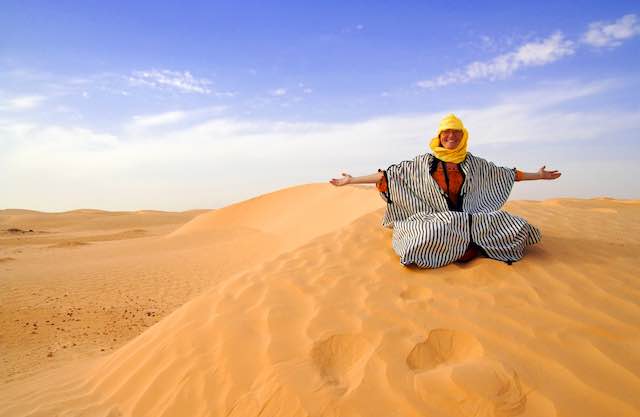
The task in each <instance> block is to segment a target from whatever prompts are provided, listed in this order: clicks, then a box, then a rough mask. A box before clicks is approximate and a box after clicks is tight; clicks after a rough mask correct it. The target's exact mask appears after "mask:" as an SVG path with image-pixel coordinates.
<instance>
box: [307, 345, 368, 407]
mask: <svg viewBox="0 0 640 417" xmlns="http://www.w3.org/2000/svg"><path fill="white" fill-rule="evenodd" d="M372 353H373V346H372V345H371V343H370V342H369V341H368V340H367V339H365V338H364V337H362V336H358V335H351V334H337V335H333V336H330V337H328V338H327V339H324V340H322V341H319V342H316V343H315V344H314V346H313V348H312V350H311V359H312V361H313V363H314V365H315V366H316V368H317V369H318V371H319V372H320V375H321V376H322V378H323V379H324V380H325V381H326V382H327V383H329V384H331V385H334V386H336V388H339V389H340V390H342V391H343V392H342V394H346V393H347V392H349V391H350V390H351V389H353V388H355V387H356V386H358V384H359V383H360V381H362V378H363V376H364V367H365V365H366V364H367V362H368V360H369V358H370V357H371V354H372Z"/></svg>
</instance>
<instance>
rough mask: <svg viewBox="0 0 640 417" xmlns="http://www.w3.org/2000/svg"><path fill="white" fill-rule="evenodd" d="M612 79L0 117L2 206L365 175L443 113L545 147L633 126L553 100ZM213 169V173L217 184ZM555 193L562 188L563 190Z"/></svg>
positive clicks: (631, 114)
mask: <svg viewBox="0 0 640 417" xmlns="http://www.w3.org/2000/svg"><path fill="white" fill-rule="evenodd" d="M617 86H619V85H616V83H615V82H599V83H592V84H585V83H578V82H573V83H560V82H557V83H555V84H552V85H545V86H536V88H533V89H532V90H531V91H529V92H527V93H522V94H510V95H509V96H508V97H505V98H504V99H501V100H499V101H498V102H496V103H494V104H493V105H485V106H482V107H477V108H454V109H443V111H442V112H437V113H419V114H405V115H390V116H385V117H376V118H371V119H367V120H361V121H356V122H350V123H321V122H283V121H269V120H246V119H237V118H229V117H222V116H220V115H219V114H218V115H213V116H212V115H211V114H208V115H205V114H204V113H203V117H205V118H204V119H191V118H190V115H191V112H189V111H185V110H182V111H174V112H167V113H161V114H158V115H145V116H139V117H138V119H136V120H135V121H137V122H138V123H142V124H143V125H145V124H146V126H162V129H156V130H153V129H149V130H146V129H140V130H137V131H129V130H127V129H123V130H122V132H123V133H122V134H121V135H119V136H117V137H116V136H114V135H112V134H109V133H103V132H97V131H94V130H90V129H85V128H78V127H73V126H70V127H63V126H41V125H33V124H24V123H22V124H21V123H18V122H11V121H2V120H0V139H1V141H0V147H1V148H2V152H0V166H2V167H3V170H4V171H3V172H4V175H3V176H0V189H3V190H6V193H5V196H7V197H6V198H5V200H3V204H5V205H6V206H13V207H29V208H36V209H38V208H39V209H51V208H52V207H51V206H46V205H47V204H49V205H52V204H59V206H58V207H56V208H59V209H69V208H77V207H98V208H111V209H114V208H118V209H138V208H145V207H146V208H160V209H186V208H193V207H203V206H204V207H216V206H224V205H227V204H230V203H232V202H234V201H238V200H241V199H244V198H249V197H251V196H255V195H258V194H262V193H265V192H268V191H271V190H274V189H277V188H282V187H285V186H289V185H293V184H299V183H308V182H314V181H326V180H328V179H329V178H330V176H332V175H336V174H337V173H339V172H343V171H342V170H345V169H347V170H348V171H347V172H350V173H352V174H354V175H365V174H369V173H371V172H374V171H375V170H376V169H377V168H384V167H385V166H388V164H390V163H394V162H398V161H401V160H405V159H409V158H412V157H413V156H415V155H416V154H419V153H424V152H427V151H428V142H429V139H430V138H431V137H432V136H433V135H434V134H435V129H436V127H437V125H438V122H439V120H440V118H441V117H442V116H443V115H444V114H445V113H448V112H450V111H453V112H454V113H456V114H457V115H458V116H460V117H461V118H462V120H463V121H464V123H465V125H466V126H467V128H468V129H469V131H470V142H469V146H470V150H471V151H472V152H476V149H478V146H479V145H483V144H495V143H509V142H519V143H521V144H522V145H523V146H529V147H531V146H532V145H531V144H536V145H535V146H537V145H538V144H541V143H542V142H544V141H547V142H548V145H547V146H548V147H550V146H551V143H553V142H556V143H557V142H559V141H571V140H573V141H580V140H589V139H591V140H595V139H601V138H604V137H615V135H617V134H621V133H624V132H629V131H638V130H639V129H640V111H638V110H637V109H636V110H634V109H628V110H624V109H622V110H617V109H610V108H602V109H601V108H598V107H596V108H595V109H593V110H575V108H576V106H573V105H572V106H564V107H566V108H569V110H563V108H562V107H563V106H561V105H562V104H569V103H570V102H571V101H572V100H579V99H584V98H586V97H594V96H597V95H599V94H601V93H603V92H606V91H608V90H610V89H611V88H613V87H617ZM571 108H573V109H571ZM180 112H182V113H184V115H185V116H184V118H182V119H181V117H182V116H180V114H181V113H180ZM171 120H173V121H176V120H180V123H177V122H176V123H171V122H170V121H171ZM611 120H615V121H616V123H615V125H612V124H611ZM135 121H134V123H135ZM165 122H166V123H165ZM576 144H579V142H576ZM541 146H542V145H541ZM576 148H577V146H576ZM523 149H524V148H523ZM481 156H484V157H487V158H489V159H493V158H496V157H498V156H500V155H499V154H493V155H491V154H488V155H484V154H481ZM569 157H573V158H574V159H572V160H571V161H573V162H575V163H577V161H579V160H580V155H578V154H577V153H576V155H573V156H569ZM528 158H529V157H528V156H527V153H526V152H523V153H522V155H521V158H520V157H518V158H517V161H516V160H514V161H513V164H518V165H524V167H527V168H531V169H533V168H536V169H537V167H538V166H536V164H538V163H539V162H540V163H545V162H547V161H537V160H535V161H530V160H529V159H528ZM571 161H569V160H568V161H567V163H569V162H571ZM507 162H509V161H507ZM573 162H572V163H573ZM509 163H511V162H509ZM558 168H560V169H561V168H562V167H558ZM581 169H587V167H586V166H582V168H581ZM574 176H575V177H576V178H578V177H579V176H580V172H578V171H576V172H574ZM566 177H567V178H569V177H571V175H567V176H566ZM220 178H225V182H224V184H222V183H221V182H220V181H219V179H220ZM97 184H100V186H97ZM71 185H72V186H71ZM567 194H568V195H571V194H572V192H571V190H570V189H567ZM602 194H606V192H602ZM55 202H58V203H55Z"/></svg>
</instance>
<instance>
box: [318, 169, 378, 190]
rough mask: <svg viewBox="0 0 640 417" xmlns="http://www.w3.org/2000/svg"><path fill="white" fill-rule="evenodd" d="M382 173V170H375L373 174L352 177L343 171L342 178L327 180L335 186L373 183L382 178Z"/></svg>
mask: <svg viewBox="0 0 640 417" xmlns="http://www.w3.org/2000/svg"><path fill="white" fill-rule="evenodd" d="M383 175H384V174H383V173H382V172H376V173H375V174H371V175H365V176H362V177H352V176H351V175H349V174H347V173H345V172H343V173H342V178H333V179H331V180H330V181H329V182H330V183H331V184H333V185H335V186H336V187H340V186H342V185H347V184H375V183H377V182H378V181H380V179H382V176H383Z"/></svg>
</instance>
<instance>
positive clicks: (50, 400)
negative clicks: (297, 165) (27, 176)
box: [0, 185, 640, 417]
mask: <svg viewBox="0 0 640 417" xmlns="http://www.w3.org/2000/svg"><path fill="white" fill-rule="evenodd" d="M304 197H307V198H306V199H305V201H307V202H308V203H300V206H298V207H300V210H299V211H297V212H295V211H291V210H295V208H296V205H295V203H296V202H298V201H300V199H301V198H304ZM337 197H340V198H337ZM373 197H375V199H379V197H378V196H377V195H375V192H373V191H372V190H364V189H358V188H353V187H350V188H347V189H332V188H331V186H329V185H309V186H304V187H299V188H294V189H287V190H282V191H281V192H276V193H272V194H270V195H266V196H261V198H257V199H254V200H253V201H252V200H249V201H247V202H243V203H240V204H239V205H235V206H229V207H227V208H225V209H220V210H219V211H216V212H213V213H205V214H201V215H200V216H198V217H196V218H194V219H193V220H192V221H191V222H189V223H186V224H185V225H184V226H182V227H180V228H178V229H177V230H176V231H174V232H173V233H169V234H167V235H164V236H157V237H149V238H143V239H136V240H130V241H126V242H122V243H120V244H119V245H121V246H119V248H120V250H122V251H125V252H127V251H131V250H132V249H133V248H136V247H138V248H140V247H144V248H145V250H146V253H143V255H144V256H146V257H148V258H149V259H150V260H151V261H154V262H157V261H158V260H159V259H162V258H163V257H164V256H166V253H168V252H167V251H177V250H178V249H177V248H180V249H179V250H180V253H181V254H182V256H183V258H182V259H183V261H182V262H183V263H182V264H181V267H178V266H175V267H174V269H175V270H176V271H178V270H182V271H183V276H185V278H184V279H191V275H197V274H198V273H200V274H206V275H208V276H209V279H208V280H207V286H204V285H203V286H202V288H201V291H200V293H199V294H197V295H195V296H194V297H192V298H191V299H189V300H188V301H187V300H185V301H186V302H185V303H184V304H182V305H181V306H180V307H178V308H176V309H175V310H173V311H171V312H169V313H168V314H167V315H166V316H165V317H164V318H163V319H162V320H160V321H158V322H156V323H155V324H154V325H152V326H151V327H150V328H148V329H146V331H144V332H142V333H141V334H139V335H138V336H136V337H133V338H132V339H131V340H130V341H128V342H127V343H124V344H123V345H122V346H121V347H119V348H118V349H117V350H115V351H113V352H112V353H109V354H108V355H104V356H101V357H97V358H93V359H85V360H82V361H76V362H70V363H68V364H66V365H65V366H64V367H60V368H57V369H51V370H48V371H46V372H42V373H39V374H36V375H34V376H32V377H29V378H24V379H21V380H17V381H13V382H9V383H7V384H4V386H3V387H2V389H1V390H0V416H39V415H42V416H44V415H86V416H89V415H91V416H96V415H103V416H112V417H113V416H120V415H122V416H140V415H154V416H177V415H193V416H200V415H201V416H218V415H225V416H258V415H260V416H307V415H323V416H356V415H359V416H374V415H403V416H423V415H433V416H516V415H521V416H573V415H580V416H609V415H619V416H634V415H638V414H639V413H640V400H639V399H638V396H637V395H636V393H637V392H638V391H639V389H640V349H639V348H640V305H639V304H640V303H639V301H640V298H639V295H640V288H639V287H640V285H639V283H638V281H637V271H638V266H639V261H638V259H637V254H638V253H640V252H639V250H638V249H640V241H639V239H638V237H637V236H638V232H639V231H640V210H638V208H639V206H640V204H639V203H640V202H637V201H617V200H604V199H594V200H577V199H559V200H552V201H544V202H522V201H514V202H510V203H509V204H508V205H507V207H506V209H507V210H509V211H510V212H512V213H514V214H516V215H521V216H525V217H526V218H527V219H528V220H529V221H530V222H531V223H533V224H536V225H538V226H539V227H540V228H541V229H542V232H543V242H542V243H541V244H539V245H536V246H534V247H531V248H528V250H527V252H526V256H525V258H524V259H523V260H522V261H520V262H517V263H514V264H513V265H511V266H509V265H506V264H504V263H500V262H496V261H492V260H489V259H477V260H474V261H473V262H471V263H469V264H464V265H457V264H454V265H449V266H447V267H445V268H441V269H438V270H420V269H414V268H406V267H404V266H402V265H400V264H399V262H398V259H397V256H396V255H395V253H393V251H392V249H391V247H390V238H391V231H390V230H388V229H384V228H381V226H380V220H381V216H382V212H383V211H382V204H381V201H377V200H375V199H374V198H373ZM363 203H364V204H363ZM305 204H306V205H305ZM336 204H344V207H342V208H338V209H336V208H335V207H334V206H335V205H336ZM289 214H290V215H289ZM323 215H326V218H324V217H323ZM282 216H286V217H285V218H284V220H283V218H282ZM336 216H338V218H336ZM311 218H313V219H320V221H319V224H316V225H307V224H306V222H308V221H309V219H311ZM100 245H103V246H100V247H98V246H99V245H97V244H96V245H90V246H89V247H86V248H85V247H83V248H80V249H77V250H79V251H84V252H85V255H84V256H97V255H98V254H99V253H100V251H105V250H107V248H109V250H111V251H112V252H113V251H114V250H115V249H114V248H113V247H116V246H118V243H117V242H104V243H101V244H100ZM122 245H124V247H123V246H122ZM252 245H256V246H255V249H254V250H255V252H253V253H252V256H251V257H250V259H248V258H243V257H242V256H240V255H238V249H243V251H244V250H247V251H251V250H252V249H251V248H252ZM264 245H267V246H268V247H267V248H265V247H264ZM214 249H215V250H214ZM92 252H95V255H91V253H92ZM211 252H213V253H211ZM74 253H77V252H74ZM241 253H242V251H241ZM116 259H117V260H118V261H119V262H122V261H123V259H124V258H122V257H120V258H116ZM187 260H188V262H190V263H191V265H192V267H191V269H187V268H185V267H184V265H185V263H184V262H187ZM12 262H13V261H12ZM168 269H169V267H167V270H168Z"/></svg>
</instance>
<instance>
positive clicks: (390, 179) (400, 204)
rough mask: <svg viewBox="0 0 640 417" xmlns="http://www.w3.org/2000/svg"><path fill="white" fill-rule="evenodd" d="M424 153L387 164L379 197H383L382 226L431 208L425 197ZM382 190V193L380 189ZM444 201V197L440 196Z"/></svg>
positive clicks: (391, 225)
mask: <svg viewBox="0 0 640 417" xmlns="http://www.w3.org/2000/svg"><path fill="white" fill-rule="evenodd" d="M428 158H429V157H428V154H425V155H419V156H417V157H415V158H414V159H412V160H408V161H402V162H400V163H398V164H393V165H391V166H389V167H388V168H387V169H386V170H385V171H384V173H385V179H386V183H387V184H386V185H387V191H386V193H384V194H383V199H385V196H386V199H385V201H387V207H386V210H385V215H384V218H383V221H382V224H383V226H385V227H393V223H394V222H395V221H398V220H404V219H406V218H408V217H410V216H412V215H414V214H415V213H417V212H427V213H431V212H434V211H440V210H434V209H433V208H432V207H431V206H432V205H431V204H430V199H429V198H428V195H427V194H428V192H429V191H427V188H428V187H427V186H426V185H425V184H428V182H427V181H430V180H431V179H430V178H427V177H429V159H428ZM381 194H382V193H381ZM443 201H444V200H443Z"/></svg>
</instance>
